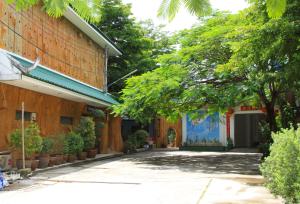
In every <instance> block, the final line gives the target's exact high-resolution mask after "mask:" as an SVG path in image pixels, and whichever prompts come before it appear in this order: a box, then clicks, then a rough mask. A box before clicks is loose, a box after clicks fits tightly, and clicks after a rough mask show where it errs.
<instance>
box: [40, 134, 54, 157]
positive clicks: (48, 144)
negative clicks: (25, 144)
mask: <svg viewBox="0 0 300 204" xmlns="http://www.w3.org/2000/svg"><path fill="white" fill-rule="evenodd" d="M53 144H54V141H53V139H52V138H49V137H44V138H43V143H42V149H41V153H45V154H47V153H50V151H51V150H52V148H53Z"/></svg>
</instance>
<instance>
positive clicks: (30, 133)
mask: <svg viewBox="0 0 300 204" xmlns="http://www.w3.org/2000/svg"><path fill="white" fill-rule="evenodd" d="M42 143H43V139H42V137H41V136H40V128H39V126H38V125H37V124H36V123H34V122H32V123H30V124H29V126H28V127H27V128H25V130H24V147H25V157H26V158H31V157H32V155H33V154H34V153H39V152H40V151H41V150H42ZM10 144H11V145H12V146H14V147H15V148H17V149H20V150H21V149H22V133H21V130H20V129H16V130H15V131H14V132H13V133H11V134H10Z"/></svg>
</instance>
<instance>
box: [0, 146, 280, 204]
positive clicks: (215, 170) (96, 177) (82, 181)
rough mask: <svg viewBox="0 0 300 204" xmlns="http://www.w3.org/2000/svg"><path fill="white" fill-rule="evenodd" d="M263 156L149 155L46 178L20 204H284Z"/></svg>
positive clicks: (9, 202)
mask: <svg viewBox="0 0 300 204" xmlns="http://www.w3.org/2000/svg"><path fill="white" fill-rule="evenodd" d="M259 159H260V155H259V154H255V153H205V152H202V153H196V152H181V151H172V152H145V153H139V154H134V155H130V156H124V157H121V158H118V159H110V160H106V161H98V162H93V163H90V164H84V165H75V166H73V167H65V168H61V169H56V170H51V171H48V172H44V173H40V174H38V175H36V176H34V177H32V178H31V179H30V180H27V181H25V182H22V183H21V184H20V185H19V186H21V187H22V188H20V189H18V190H12V191H6V192H0V203H1V204H16V203H30V204H35V203H37V204H40V203H43V204H45V203H51V204H53V203H55V204H56V203H57V204H58V203H65V204H68V203H70V204H71V203H72V204H77V203H81V204H84V203H87V202H89V203H92V202H93V203H112V204H114V203H118V204H119V203H143V204H144V203H146V204H148V203H149V204H150V203H151V204H159V203H164V204H169V203H170V204H177V203H178V204H185V203H191V204H198V203H203V204H209V203H218V204H221V203H222V204H225V203H259V204H263V203H270V204H276V203H282V202H281V201H280V200H279V199H275V198H274V197H273V196H272V195H271V194H270V193H269V192H268V191H267V190H266V189H265V188H264V187H263V186H262V183H263V179H262V177H261V176H259V173H258V162H259Z"/></svg>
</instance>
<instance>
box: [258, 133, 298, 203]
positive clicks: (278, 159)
mask: <svg viewBox="0 0 300 204" xmlns="http://www.w3.org/2000/svg"><path fill="white" fill-rule="evenodd" d="M272 138H273V141H274V143H273V144H272V145H271V147H270V156H268V157H267V158H266V159H265V161H264V162H263V163H262V165H261V168H260V169H261V172H262V174H263V176H264V177H265V178H266V181H267V182H266V185H267V187H268V188H269V189H270V191H271V192H272V193H274V194H275V195H279V196H282V197H283V198H284V199H285V200H286V202H287V203H300V127H298V129H297V130H295V129H294V128H291V129H282V130H281V131H280V132H278V133H273V134H272Z"/></svg>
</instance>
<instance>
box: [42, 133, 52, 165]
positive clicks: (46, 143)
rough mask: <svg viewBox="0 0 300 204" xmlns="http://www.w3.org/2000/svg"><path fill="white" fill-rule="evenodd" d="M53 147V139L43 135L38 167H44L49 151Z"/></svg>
mask: <svg viewBox="0 0 300 204" xmlns="http://www.w3.org/2000/svg"><path fill="white" fill-rule="evenodd" d="M52 147H53V139H51V138H48V137H44V138H43V142H42V149H41V152H40V156H39V160H40V163H39V168H46V167H48V165H49V161H50V156H49V152H50V150H51V149H52Z"/></svg>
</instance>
